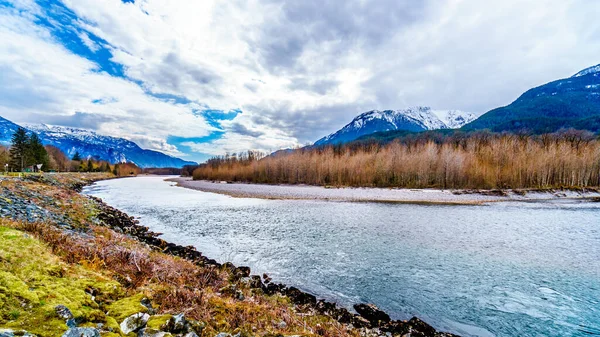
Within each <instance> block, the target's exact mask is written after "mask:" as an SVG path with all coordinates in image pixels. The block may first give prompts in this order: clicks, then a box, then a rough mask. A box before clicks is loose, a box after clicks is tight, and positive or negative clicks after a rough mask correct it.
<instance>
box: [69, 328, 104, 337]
mask: <svg viewBox="0 0 600 337" xmlns="http://www.w3.org/2000/svg"><path fill="white" fill-rule="evenodd" d="M62 337H100V331H98V329H95V328H70V329H69V330H67V332H65V333H64V334H63V335H62Z"/></svg>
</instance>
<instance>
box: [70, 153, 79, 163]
mask: <svg viewBox="0 0 600 337" xmlns="http://www.w3.org/2000/svg"><path fill="white" fill-rule="evenodd" d="M71 160H73V161H81V155H80V154H79V151H75V154H74V155H73V158H71Z"/></svg>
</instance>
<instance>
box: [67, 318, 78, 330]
mask: <svg viewBox="0 0 600 337" xmlns="http://www.w3.org/2000/svg"><path fill="white" fill-rule="evenodd" d="M67 326H68V327H69V328H76V327H77V321H76V320H75V319H74V318H71V319H68V320H67Z"/></svg>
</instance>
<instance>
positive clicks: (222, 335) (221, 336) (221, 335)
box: [215, 332, 232, 337]
mask: <svg viewBox="0 0 600 337" xmlns="http://www.w3.org/2000/svg"><path fill="white" fill-rule="evenodd" d="M215 337H232V336H231V334H229V333H226V332H220V333H219V334H218V335H215Z"/></svg>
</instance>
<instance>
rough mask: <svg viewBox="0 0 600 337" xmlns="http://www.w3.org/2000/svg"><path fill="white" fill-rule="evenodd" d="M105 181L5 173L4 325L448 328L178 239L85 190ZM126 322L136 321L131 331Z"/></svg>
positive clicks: (333, 330)
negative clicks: (358, 302) (241, 264)
mask: <svg viewBox="0 0 600 337" xmlns="http://www.w3.org/2000/svg"><path fill="white" fill-rule="evenodd" d="M105 178H109V176H107V175H95V174H85V175H81V174H62V175H46V176H35V177H28V178H26V179H18V178H3V179H0V205H1V206H2V214H1V215H2V219H1V220H0V329H3V328H4V329H11V330H13V331H15V332H18V331H19V330H26V331H27V332H28V333H31V334H35V335H38V336H62V335H63V334H65V333H66V332H67V331H70V333H74V334H75V335H77V336H80V335H81V334H82V333H83V332H85V333H86V336H88V335H89V336H97V335H101V336H136V335H139V336H183V335H185V336H187V337H193V336H210V337H214V336H217V335H218V334H219V333H222V334H221V335H219V337H224V336H229V334H231V335H236V334H238V336H331V337H333V336H379V335H384V334H385V331H387V332H390V334H393V335H402V334H406V333H410V332H413V336H442V335H444V334H439V333H436V332H435V330H433V329H432V328H431V327H429V326H428V325H426V324H425V323H423V322H422V321H419V320H417V319H413V320H412V321H410V322H397V321H390V320H389V317H385V316H387V315H385V316H382V315H383V313H380V312H378V311H377V310H375V309H372V308H366V309H365V308H362V310H363V312H364V313H363V316H359V315H356V314H351V313H349V312H348V311H346V310H345V309H340V308H336V307H335V306H334V305H333V304H331V303H327V302H324V301H319V302H317V301H316V300H315V299H314V297H312V296H310V295H307V294H304V293H302V292H300V291H298V290H297V289H295V288H292V287H289V288H288V287H285V286H284V285H275V284H273V283H269V282H268V279H266V280H265V279H263V280H261V277H260V276H254V277H252V276H250V275H249V272H250V271H249V269H247V268H237V267H234V266H232V265H231V264H224V265H221V264H218V263H216V262H215V261H213V260H210V259H208V258H206V257H203V256H202V255H201V254H200V253H199V252H197V251H195V250H194V249H192V248H190V247H180V246H176V245H172V244H169V243H167V242H165V241H163V240H161V239H159V238H157V237H156V235H155V234H154V233H152V232H149V231H148V230H147V228H145V227H142V226H139V225H137V224H136V221H135V220H134V219H132V218H130V217H128V216H127V215H125V214H123V213H120V212H118V211H117V210H114V209H111V208H110V207H108V206H106V205H104V204H102V203H101V202H100V201H99V200H97V199H94V198H88V197H85V196H82V195H80V194H78V193H77V192H76V190H77V189H79V188H81V186H82V185H83V184H86V183H89V182H91V181H94V180H97V179H105ZM63 306H64V308H66V309H67V311H66V313H65V310H63V309H62V308H63ZM182 314H183V316H182ZM132 315H133V316H132ZM136 315H137V316H136ZM146 315H147V316H146ZM373 315H379V316H373ZM132 317H133V318H135V319H137V321H135V322H133V321H132ZM139 320H142V321H143V322H141V323H140V322H138V321H139ZM178 322H179V323H178ZM125 323H127V324H129V323H131V324H134V323H135V324H138V325H136V326H135V329H133V330H132V331H129V330H128V329H129V328H128V327H127V324H125ZM123 324H125V325H123ZM178 324H179V325H178ZM69 326H70V327H71V328H69ZM86 329H87V330H86ZM0 331H1V330H0ZM96 333H97V334H96ZM21 334H22V332H21ZM69 336H71V335H69Z"/></svg>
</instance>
